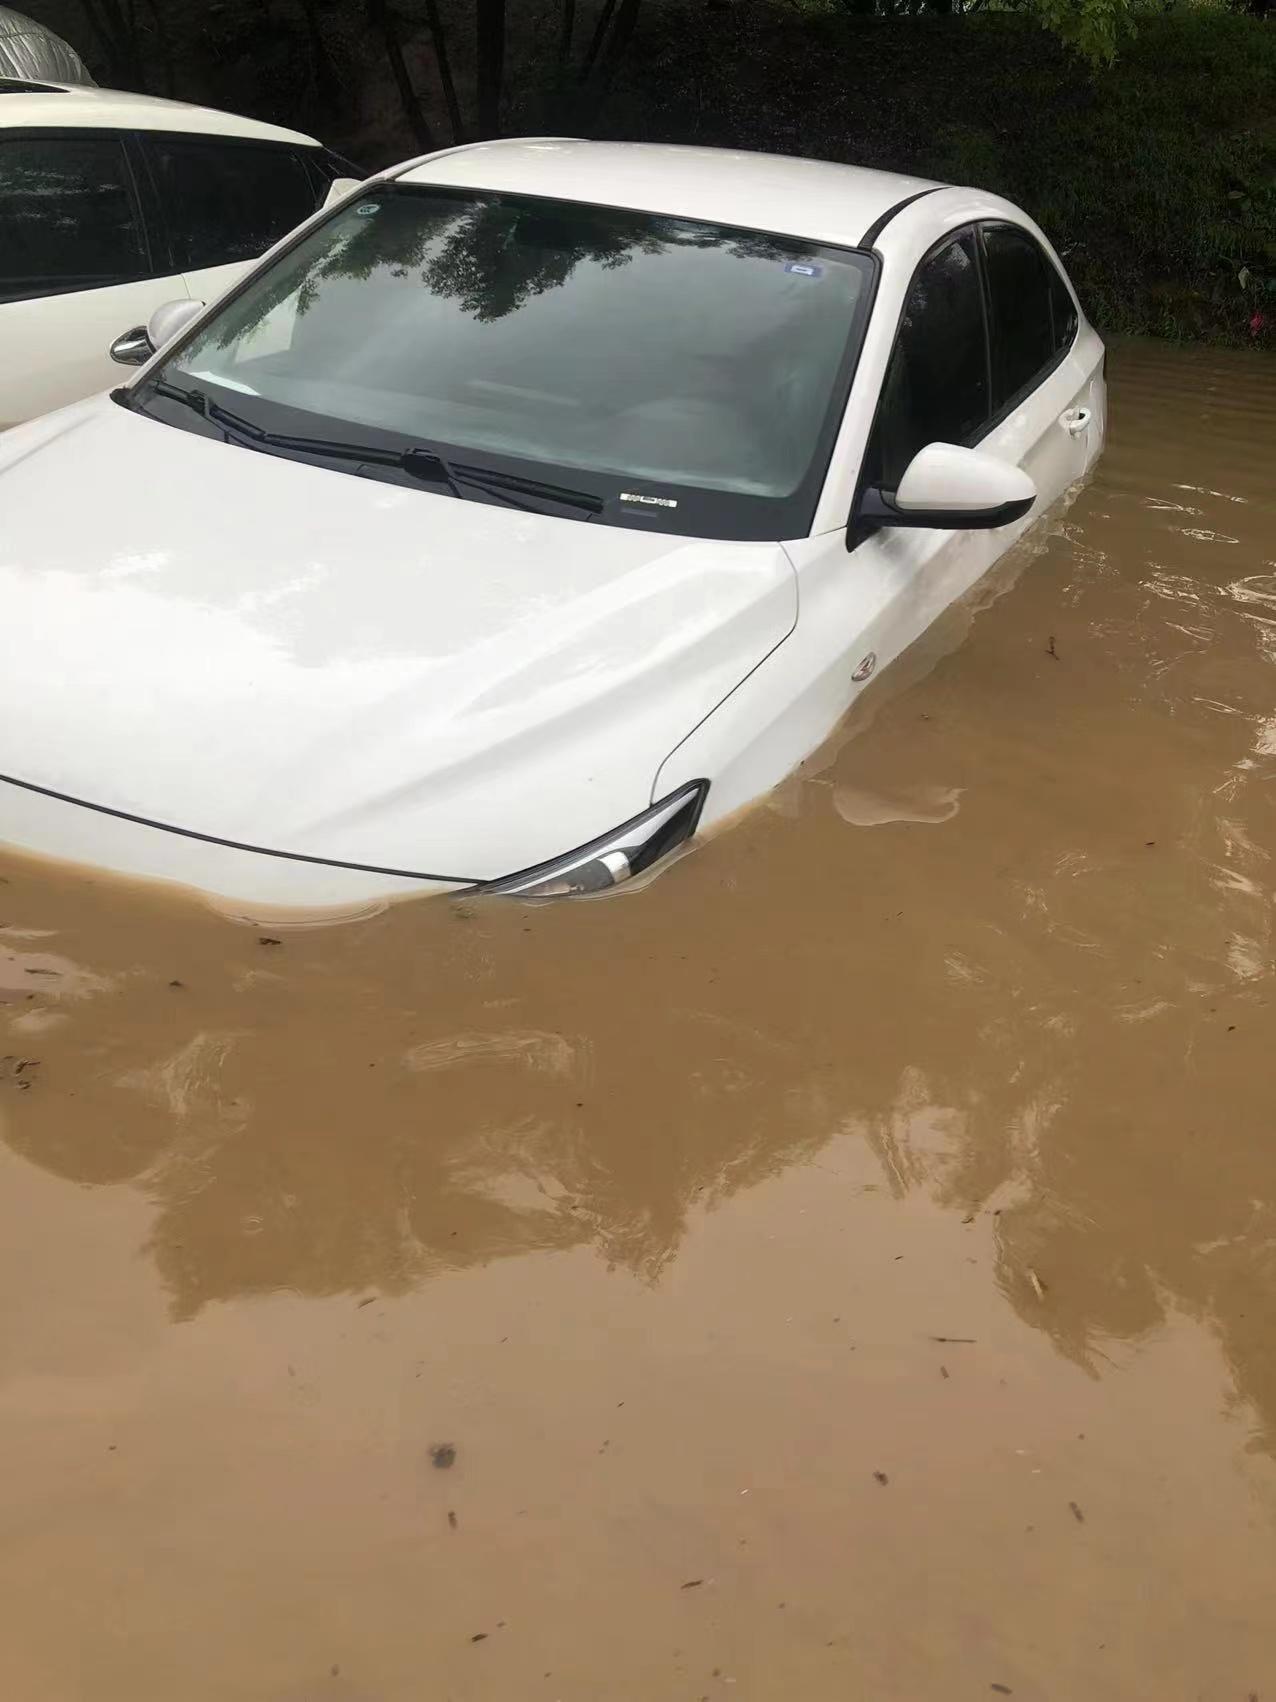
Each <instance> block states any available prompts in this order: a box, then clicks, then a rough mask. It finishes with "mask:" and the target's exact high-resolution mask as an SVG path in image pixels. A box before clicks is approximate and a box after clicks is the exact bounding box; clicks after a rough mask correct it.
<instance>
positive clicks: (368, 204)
mask: <svg viewBox="0 0 1276 1702" xmlns="http://www.w3.org/2000/svg"><path fill="white" fill-rule="evenodd" d="M380 211H381V203H380V201H364V202H362V203H361V204H360V205H359V206H357V207H356V208H355V212H356V213H358V215H359V217H360V218H361V219H370V218H371V217H372V215H373V213H379V212H380Z"/></svg>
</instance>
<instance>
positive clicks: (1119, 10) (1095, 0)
mask: <svg viewBox="0 0 1276 1702" xmlns="http://www.w3.org/2000/svg"><path fill="white" fill-rule="evenodd" d="M1033 10H1034V11H1035V12H1036V14H1037V16H1038V17H1039V18H1040V20H1041V22H1042V23H1043V24H1044V25H1045V27H1046V28H1047V29H1048V30H1050V31H1052V32H1053V34H1055V35H1057V36H1058V38H1059V40H1060V41H1062V42H1066V43H1067V45H1068V46H1069V47H1073V48H1075V49H1076V50H1077V52H1078V53H1079V54H1080V55H1081V57H1082V58H1083V59H1084V60H1086V61H1087V62H1088V63H1089V64H1091V65H1096V66H1097V65H1111V64H1112V62H1113V60H1115V58H1116V56H1117V49H1118V48H1119V47H1120V46H1121V45H1122V43H1123V42H1124V41H1126V40H1127V39H1128V38H1129V37H1130V36H1131V35H1133V33H1134V20H1133V18H1132V16H1131V5H1130V0H1033Z"/></svg>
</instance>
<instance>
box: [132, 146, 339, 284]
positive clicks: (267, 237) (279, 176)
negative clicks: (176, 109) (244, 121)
mask: <svg viewBox="0 0 1276 1702" xmlns="http://www.w3.org/2000/svg"><path fill="white" fill-rule="evenodd" d="M146 147H147V152H148V155H149V158H150V161H151V171H152V176H153V179H154V183H155V188H156V192H157V194H158V197H159V203H160V207H161V209H162V212H163V217H164V220H165V223H166V225H167V228H168V238H169V242H170V245H171V249H172V255H173V263H174V266H175V268H176V269H177V270H178V271H180V272H181V274H182V277H183V280H184V284H185V288H186V290H187V291H188V292H189V294H190V295H191V296H192V297H194V298H195V299H196V300H197V301H212V300H214V299H215V298H216V297H217V296H219V295H221V294H223V292H224V291H226V290H227V289H229V288H230V286H231V285H232V284H234V283H235V282H237V280H238V279H239V278H240V277H241V276H242V274H243V273H244V272H245V271H246V270H247V268H248V267H249V266H250V265H251V264H252V262H253V261H254V260H257V259H258V258H259V257H260V256H261V255H262V254H264V253H265V252H266V250H267V249H268V248H270V247H271V246H272V244H274V243H275V242H277V241H278V240H279V238H280V237H281V236H285V235H286V234H287V233H288V232H289V231H290V230H292V229H293V227H294V226H295V225H299V224H300V223H301V222H302V220H303V219H307V218H309V217H310V215H311V213H313V212H314V211H315V209H316V207H317V206H318V205H319V204H320V203H321V201H322V200H323V195H324V193H325V192H326V183H323V184H321V182H320V179H319V177H318V176H317V175H315V174H314V173H312V171H311V169H310V165H309V162H308V161H307V159H306V157H305V154H306V150H303V149H301V148H295V147H290V146H288V145H287V144H281V143H275V142H253V141H240V140H238V139H237V138H234V137H224V136H177V135H152V136H150V137H148V138H147V142H146ZM312 151H313V152H314V153H316V154H319V153H320V152H321V150H319V149H315V150H312Z"/></svg>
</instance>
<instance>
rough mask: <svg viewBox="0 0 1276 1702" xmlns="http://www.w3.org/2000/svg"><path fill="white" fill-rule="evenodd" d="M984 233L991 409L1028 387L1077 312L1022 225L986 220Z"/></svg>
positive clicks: (1066, 336)
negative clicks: (989, 331)
mask: <svg viewBox="0 0 1276 1702" xmlns="http://www.w3.org/2000/svg"><path fill="white" fill-rule="evenodd" d="M983 239H984V259H985V264H986V265H987V268H988V311H989V318H990V329H991V332H992V383H993V410H994V412H996V411H997V410H999V409H1001V408H1004V407H1005V406H1006V405H1007V404H1008V403H1010V402H1012V401H1013V400H1014V399H1015V398H1016V397H1017V396H1019V395H1021V394H1022V393H1023V392H1024V391H1025V390H1029V389H1031V387H1032V385H1033V384H1034V383H1035V382H1036V380H1037V379H1038V378H1039V377H1040V376H1041V375H1042V374H1043V373H1044V371H1045V369H1046V368H1047V367H1048V366H1050V365H1051V364H1052V363H1053V361H1054V358H1055V356H1056V354H1058V353H1059V352H1061V350H1063V349H1065V348H1067V346H1068V344H1069V343H1070V342H1071V341H1072V338H1073V335H1074V334H1075V332H1076V312H1075V310H1074V309H1073V306H1072V298H1071V296H1069V294H1068V292H1067V290H1066V289H1065V288H1064V283H1063V279H1062V278H1060V276H1059V274H1058V272H1057V271H1056V270H1055V268H1054V267H1053V266H1052V265H1051V263H1050V261H1049V260H1048V259H1047V258H1046V256H1045V254H1044V252H1043V251H1042V249H1041V246H1040V244H1038V243H1037V242H1036V241H1034V239H1033V238H1032V237H1031V236H1029V235H1028V233H1027V231H1023V230H1016V229H1014V227H1013V226H1010V225H987V226H985V227H984V232H983Z"/></svg>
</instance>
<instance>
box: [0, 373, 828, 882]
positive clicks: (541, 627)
mask: <svg viewBox="0 0 1276 1702" xmlns="http://www.w3.org/2000/svg"><path fill="white" fill-rule="evenodd" d="M0 514H3V516H4V520H3V526H2V527H0V610H3V621H2V622H0V774H3V775H5V776H9V777H12V778H16V779H18V780H22V781H26V782H27V783H29V784H33V785H36V786H40V787H47V788H49V789H51V790H54V791H57V792H60V793H63V794H66V795H68V796H70V797H73V798H76V799H80V800H83V801H85V802H89V803H94V804H97V805H101V806H104V807H106V808H107V809H112V810H118V811H124V812H128V813H130V814H133V815H137V816H141V817H145V818H147V819H150V820H154V821H158V822H163V823H167V824H170V825H174V826H177V827H181V828H184V829H187V830H189V831H192V832H196V833H203V834H209V835H214V836H216V837H219V838H225V839H230V840H237V841H240V842H246V843H249V844H254V845H259V846H263V847H269V848H273V849H282V850H289V851H293V852H298V853H301V854H303V855H309V856H315V857H323V858H334V859H339V860H346V861H351V862H356V863H374V864H377V865H388V866H393V867H397V868H401V869H405V870H409V871H412V872H413V873H425V874H437V875H440V876H445V877H449V878H457V879H461V878H464V879H487V878H491V877H495V876H499V875H504V874H508V873H510V872H512V871H513V870H516V869H519V868H523V867H527V866H529V865H531V864H534V863H537V862H540V861H542V860H544V859H547V858H549V857H552V856H555V855H557V854H559V853H560V852H565V851H568V850H570V849H572V848H573V847H574V846H576V845H579V844H582V843H584V842H585V841H587V840H589V839H591V838H594V837H596V836H597V835H599V834H601V833H604V832H606V831H608V830H609V829H610V828H611V827H613V826H615V825H617V824H619V823H620V822H622V821H624V820H626V819H627V818H629V817H630V816H633V815H635V814H637V813H638V812H639V811H641V810H642V809H644V808H645V807H646V805H647V804H648V803H649V802H650V800H651V788H652V785H653V783H654V779H655V776H656V773H657V770H658V769H659V766H660V764H661V762H662V761H663V760H664V758H665V757H666V756H667V755H668V753H669V752H670V751H671V750H672V749H673V748H674V746H676V745H677V744H678V743H679V742H680V741H681V740H682V739H683V738H684V737H685V736H686V735H687V734H688V733H689V732H690V731H691V730H692V728H693V727H695V726H696V725H697V723H698V722H699V721H700V720H702V719H703V717H704V716H706V715H707V714H708V713H709V712H710V711H711V710H712V709H713V708H714V707H715V706H716V705H717V704H718V703H720V702H721V701H722V699H723V698H724V697H725V696H726V695H727V694H728V693H729V692H730V691H731V690H732V688H733V687H734V686H735V685H736V684H738V682H739V681H740V680H741V679H742V678H743V677H744V676H745V675H746V674H747V673H748V672H749V671H750V669H752V668H753V667H755V666H756V665H757V663H758V662H759V661H761V659H762V658H763V657H764V656H765V655H767V653H768V652H769V651H770V650H772V649H773V648H774V647H775V646H776V645H777V644H779V643H780V642H781V641H782V640H783V639H784V637H785V636H786V634H787V633H789V632H790V631H791V630H792V628H793V626H794V623H795V621H796V619H797V590H796V582H795V579H794V575H793V571H792V568H791V565H790V564H789V561H788V558H787V557H786V555H785V554H784V552H783V550H782V549H781V548H780V547H779V546H778V545H774V544H740V543H716V542H706V541H700V540H695V539H684V538H677V537H669V536H666V535H653V534H649V533H643V532H639V531H629V530H624V529H620V528H615V527H607V526H599V525H596V524H586V523H583V522H578V521H572V520H562V519H556V518H551V517H547V516H541V515H534V514H526V513H521V512H518V511H516V510H512V509H504V508H499V507H496V506H489V505H486V504H481V503H473V502H462V501H458V500H456V499H454V498H452V497H450V496H447V495H444V494H441V493H438V494H436V493H434V492H432V491H428V490H414V489H403V488H400V487H398V486H393V485H388V484H383V483H378V482H374V481H372V480H367V479H361V478H356V477H351V476H349V475H347V474H342V473H335V472H332V471H329V470H327V469H323V468H316V467H313V466H306V465H302V464H298V463H294V462H289V461H284V460H281V459H278V458H275V457H270V456H264V455H260V454H256V453H253V452H252V451H249V450H245V449H240V448H236V447H233V446H230V445H227V444H223V443H220V442H217V441H215V440H212V439H209V438H205V437H201V436H197V435H195V434H193V433H190V432H186V431H183V430H180V429H176V428H174V427H171V426H167V425H164V424H162V423H160V422H158V421H155V420H150V419H146V418H144V417H140V416H137V415H133V414H130V413H127V412H126V411H125V410H124V409H122V408H119V407H117V406H116V405H115V404H113V403H112V402H110V401H109V400H108V399H106V398H104V397H103V398H96V399H94V400H92V401H90V402H88V403H82V404H79V405H77V406H76V407H74V408H70V409H66V410H64V411H63V412H62V413H60V414H57V415H50V416H48V417H46V418H45V419H43V420H37V421H34V422H32V423H31V424H29V425H27V426H23V427H19V428H18V429H16V430H14V431H11V432H8V433H6V434H5V435H4V436H3V437H0ZM3 836H4V834H3V799H2V798H0V838H3Z"/></svg>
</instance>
